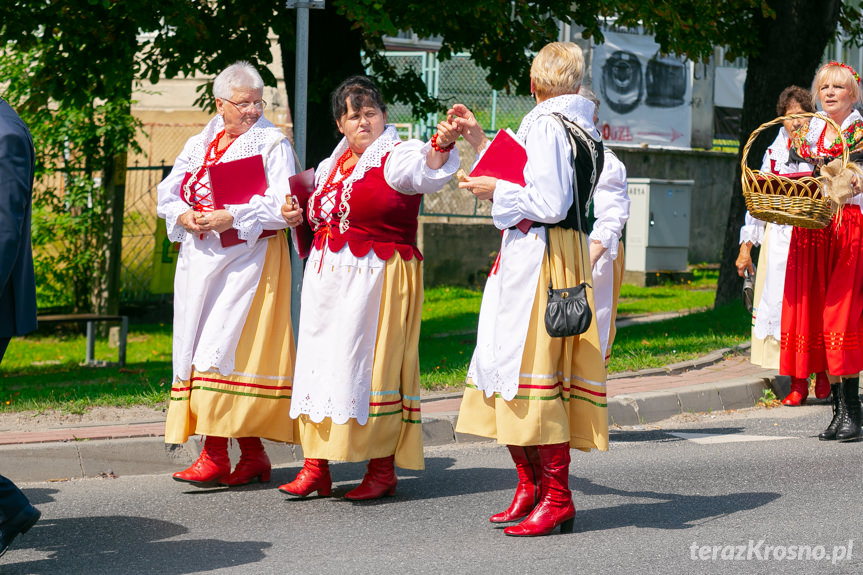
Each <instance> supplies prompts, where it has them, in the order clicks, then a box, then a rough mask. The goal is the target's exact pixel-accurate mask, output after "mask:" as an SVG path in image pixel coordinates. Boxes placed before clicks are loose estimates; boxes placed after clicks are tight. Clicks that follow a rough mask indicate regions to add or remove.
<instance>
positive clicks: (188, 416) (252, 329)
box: [165, 233, 298, 443]
mask: <svg viewBox="0 0 863 575" xmlns="http://www.w3.org/2000/svg"><path fill="white" fill-rule="evenodd" d="M267 241H268V242H269V244H268V246H267V255H266V258H265V261H264V268H263V270H262V271H261V281H260V283H259V284H258V289H257V291H256V292H255V297H254V299H253V300H252V306H251V308H250V309H249V316H248V318H247V319H246V323H245V325H244V326H243V333H242V335H241V336H240V340H239V343H238V344H237V351H236V354H235V359H234V372H233V373H232V374H230V375H227V376H225V375H222V374H220V373H218V372H198V371H195V370H194V367H193V369H192V375H191V378H190V380H189V381H178V382H175V383H174V385H173V387H172V388H171V401H170V403H169V405H168V417H167V421H166V425H165V442H166V443H183V442H185V441H186V440H187V439H188V438H189V436H190V435H196V434H200V435H215V436H219V437H264V438H267V439H272V440H273V441H284V442H287V443H296V442H297V438H298V434H297V425H296V422H295V421H294V420H292V419H291V418H290V417H289V415H288V413H289V412H290V408H291V389H292V379H293V372H294V358H295V348H294V333H293V329H292V327H291V260H290V252H289V248H288V245H287V241H286V239H285V235H284V234H282V233H280V234H278V235H277V236H276V237H275V238H273V239H271V240H267Z"/></svg>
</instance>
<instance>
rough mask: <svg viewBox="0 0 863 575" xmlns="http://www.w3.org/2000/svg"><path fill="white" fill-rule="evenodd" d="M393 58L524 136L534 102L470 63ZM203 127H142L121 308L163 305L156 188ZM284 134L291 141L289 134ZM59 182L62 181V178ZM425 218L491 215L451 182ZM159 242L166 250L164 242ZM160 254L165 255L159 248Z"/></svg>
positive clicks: (425, 129) (414, 55) (420, 133)
mask: <svg viewBox="0 0 863 575" xmlns="http://www.w3.org/2000/svg"><path fill="white" fill-rule="evenodd" d="M387 57H388V58H389V59H390V61H391V62H392V63H393V64H394V65H395V66H396V68H397V69H399V70H400V71H401V70H407V69H413V70H414V71H415V72H416V73H417V74H419V75H420V77H422V78H423V81H424V82H425V84H426V86H428V89H429V94H430V95H432V96H435V97H436V98H439V99H440V100H442V101H443V102H445V103H447V104H454V103H456V102H459V103H463V104H465V105H466V106H468V107H469V108H470V109H471V110H472V111H473V112H474V113H475V114H476V116H477V119H478V120H479V122H480V124H481V125H482V126H484V127H485V128H486V129H487V131H488V133H489V135H490V136H491V135H493V134H494V133H496V132H497V130H500V129H504V128H511V129H513V130H516V129H518V124H519V122H520V121H521V118H522V117H523V116H524V115H525V114H526V113H527V112H528V111H529V110H530V109H531V108H532V107H533V105H534V102H533V99H532V98H530V97H528V96H517V95H514V94H506V93H503V92H498V91H495V90H492V89H491V88H490V87H489V85H488V84H487V83H486V81H485V76H486V73H485V72H484V71H483V70H482V69H481V68H479V67H478V66H476V65H475V64H474V63H473V62H472V61H471V60H470V58H469V57H468V56H467V55H462V54H459V55H455V56H454V57H453V58H451V59H450V60H446V61H444V62H439V61H438V60H437V57H436V54H434V53H427V52H390V53H388V54H387ZM388 117H389V121H390V122H391V123H394V124H396V126H397V127H398V130H399V134H400V135H401V136H402V138H405V139H407V138H422V139H427V138H429V137H430V136H431V134H432V133H433V130H434V128H435V126H436V124H437V122H438V121H439V117H438V116H437V115H431V116H428V117H425V118H416V117H414V116H413V114H412V112H411V109H410V106H407V105H405V104H400V103H394V104H391V105H389V106H388ZM440 118H442V116H440ZM203 126H204V124H199V123H195V124H184V123H174V124H167V123H147V124H144V125H143V126H142V129H141V130H140V132H139V134H138V137H137V142H136V143H137V147H138V150H137V151H131V152H130V155H129V165H128V172H127V175H126V201H125V215H124V222H123V267H122V290H123V291H122V295H121V300H122V302H123V303H124V304H129V303H136V304H137V303H147V302H153V301H159V300H161V299H162V298H164V297H165V296H164V295H162V294H154V293H152V291H151V282H152V279H153V275H154V271H153V270H154V263H155V262H156V260H157V258H158V255H157V254H156V250H157V245H156V242H157V217H156V203H157V200H158V193H157V186H158V184H159V182H161V181H162V179H164V177H165V176H166V175H167V174H168V172H169V171H170V169H171V166H172V165H173V163H174V160H175V159H176V157H177V156H178V155H179V154H180V152H181V151H182V149H183V146H184V145H185V143H186V141H187V140H188V139H189V138H190V137H192V136H194V135H195V134H198V133H200V131H201V130H202V129H203ZM280 127H282V129H283V130H284V131H285V133H286V134H288V135H289V136H291V135H292V134H291V130H290V126H287V125H283V126H280ZM458 147H459V152H460V154H461V163H462V166H463V167H464V168H465V169H469V167H470V166H471V165H472V163H473V159H474V152H473V150H472V149H471V147H470V145H468V144H467V143H466V142H464V141H459V143H458ZM56 177H59V178H61V179H62V175H59V176H56ZM39 185H41V186H43V187H44V186H48V185H53V186H60V187H62V182H61V181H56V182H55V181H52V182H47V181H44V182H40V183H39ZM421 215H422V216H433V217H436V218H439V217H447V218H454V219H455V220H454V221H458V218H470V217H484V218H488V217H490V215H491V208H490V204H489V203H488V202H478V201H477V200H476V199H475V198H474V196H473V195H472V194H471V193H469V192H467V191H465V190H460V189H458V187H457V186H456V184H455V182H451V183H449V184H447V186H446V187H445V188H444V189H443V190H442V191H440V192H438V193H436V194H432V195H430V196H427V197H426V198H424V202H423V206H422V211H421ZM158 241H160V242H161V238H159V240H158ZM158 247H159V249H160V251H161V246H158Z"/></svg>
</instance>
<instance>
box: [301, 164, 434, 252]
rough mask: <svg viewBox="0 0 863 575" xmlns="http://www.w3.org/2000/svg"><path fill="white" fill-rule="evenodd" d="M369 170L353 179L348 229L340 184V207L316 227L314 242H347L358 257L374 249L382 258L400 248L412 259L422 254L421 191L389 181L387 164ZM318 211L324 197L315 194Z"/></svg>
mask: <svg viewBox="0 0 863 575" xmlns="http://www.w3.org/2000/svg"><path fill="white" fill-rule="evenodd" d="M385 163H386V157H385V158H384V159H383V161H382V162H381V165H380V166H378V167H376V168H372V169H370V170H368V171H367V172H366V173H365V174H364V175H363V177H362V178H360V179H359V180H356V181H355V182H354V183H353V189H352V190H351V196H350V198H349V199H348V204H349V206H350V207H349V212H348V217H347V221H348V229H347V230H345V232H342V231H341V230H340V229H339V222H340V220H341V217H342V212H341V211H339V206H340V205H341V203H342V199H343V198H342V193H343V191H344V189H343V187H342V186H341V185H340V186H339V190H338V192H337V195H336V209H335V210H334V211H333V213H332V214H331V216H330V218H331V219H330V223H329V225H328V224H321V225H319V226H317V227H316V229H315V242H314V245H315V247H317V248H318V249H322V248H323V245H324V242H325V241H327V242H328V243H329V247H330V249H331V250H333V251H339V250H341V249H342V248H343V247H344V245H345V244H348V247H349V248H350V250H351V253H353V254H354V255H355V256H357V257H363V256H365V255H366V254H368V253H369V250H374V252H375V255H377V256H378V257H379V258H381V259H382V260H384V261H386V260H388V259H390V258H391V257H392V255H393V253H394V252H396V251H398V252H399V255H401V257H402V259H404V260H410V259H411V258H412V257H414V256H416V257H417V258H418V259H419V260H422V254H421V253H420V250H419V248H418V247H417V245H416V237H417V216H419V210H420V203H421V202H422V195H421V194H414V195H407V194H402V193H400V192H399V191H398V190H396V189H394V188H393V187H391V186H390V185H389V184H387V182H386V179H385V178H384V165H385ZM312 207H313V210H314V213H316V215H317V213H318V210H319V209H320V197H317V198H315V203H314V205H313V206H312Z"/></svg>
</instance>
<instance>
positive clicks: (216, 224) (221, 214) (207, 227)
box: [177, 210, 234, 234]
mask: <svg viewBox="0 0 863 575" xmlns="http://www.w3.org/2000/svg"><path fill="white" fill-rule="evenodd" d="M177 220H178V221H179V222H180V225H181V226H183V228H184V229H185V230H186V231H187V232H189V233H190V234H205V233H207V232H218V233H222V232H224V231H226V230H229V229H231V227H232V226H233V225H234V216H232V215H231V212H229V211H228V210H213V211H211V212H199V211H197V210H187V211H186V212H184V213H182V214H181V215H180V217H179V218H177Z"/></svg>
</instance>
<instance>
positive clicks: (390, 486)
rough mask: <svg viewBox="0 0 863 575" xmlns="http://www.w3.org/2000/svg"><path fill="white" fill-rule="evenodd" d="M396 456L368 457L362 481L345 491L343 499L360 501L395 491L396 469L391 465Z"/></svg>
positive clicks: (390, 494) (389, 494)
mask: <svg viewBox="0 0 863 575" xmlns="http://www.w3.org/2000/svg"><path fill="white" fill-rule="evenodd" d="M395 458H396V456H395V455H390V456H389V457H378V458H376V459H370V460H369V464H368V467H367V468H366V474H365V475H364V476H363V481H362V483H360V484H359V486H357V487H356V488H355V489H352V490H351V491H348V492H347V493H345V499H351V500H353V501H362V500H365V499H380V498H381V497H383V496H384V495H388V496H392V495H395V493H396V483H398V479H397V478H396V469H395V466H394V465H393V462H394V461H395Z"/></svg>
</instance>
